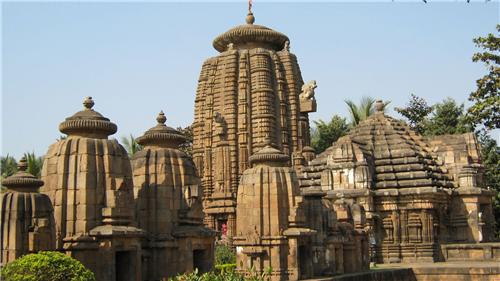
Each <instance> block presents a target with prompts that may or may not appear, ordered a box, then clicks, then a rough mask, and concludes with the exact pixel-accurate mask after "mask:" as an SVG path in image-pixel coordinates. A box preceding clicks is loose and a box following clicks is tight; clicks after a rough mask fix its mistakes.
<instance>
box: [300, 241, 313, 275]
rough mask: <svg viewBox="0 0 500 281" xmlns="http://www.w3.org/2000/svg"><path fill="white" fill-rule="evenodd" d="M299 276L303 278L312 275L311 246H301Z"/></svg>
mask: <svg viewBox="0 0 500 281" xmlns="http://www.w3.org/2000/svg"><path fill="white" fill-rule="evenodd" d="M299 276H300V278H301V279H309V278H310V277H312V260H311V253H310V248H309V247H308V246H305V245H302V246H299Z"/></svg>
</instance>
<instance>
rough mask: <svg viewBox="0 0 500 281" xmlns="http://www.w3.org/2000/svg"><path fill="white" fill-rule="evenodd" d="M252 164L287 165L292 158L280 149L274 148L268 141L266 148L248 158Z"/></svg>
mask: <svg viewBox="0 0 500 281" xmlns="http://www.w3.org/2000/svg"><path fill="white" fill-rule="evenodd" d="M248 160H249V161H250V164H252V165H256V164H258V163H262V164H275V163H286V162H287V161H288V160H290V157H289V156H288V155H286V154H284V153H282V152H281V151H279V150H278V149H276V148H274V147H273V145H272V144H271V142H270V141H269V140H268V141H266V145H265V146H264V148H262V149H261V150H259V151H258V152H256V153H255V154H253V155H252V156H250V157H249V158H248Z"/></svg>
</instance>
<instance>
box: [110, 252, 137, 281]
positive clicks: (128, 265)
mask: <svg viewBox="0 0 500 281" xmlns="http://www.w3.org/2000/svg"><path fill="white" fill-rule="evenodd" d="M134 261H135V255H134V252H132V251H117V252H116V253H115V275H116V281H134V280H135V270H136V266H137V265H136V264H135V262H134Z"/></svg>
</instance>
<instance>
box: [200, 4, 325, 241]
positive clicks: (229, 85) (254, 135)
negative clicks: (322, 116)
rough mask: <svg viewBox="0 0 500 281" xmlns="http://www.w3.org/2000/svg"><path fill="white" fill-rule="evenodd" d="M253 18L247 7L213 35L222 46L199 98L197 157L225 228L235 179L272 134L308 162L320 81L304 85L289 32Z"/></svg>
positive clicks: (216, 219) (211, 210) (204, 74)
mask: <svg viewBox="0 0 500 281" xmlns="http://www.w3.org/2000/svg"><path fill="white" fill-rule="evenodd" d="M254 21H255V18H254V16H253V14H252V13H249V14H248V16H247V18H246V24H244V25H240V26H236V27H234V28H232V29H230V30H228V31H226V32H225V33H223V34H221V35H219V36H218V37H217V38H215V39H214V41H213V46H214V48H215V49H216V50H217V51H219V52H220V54H219V55H218V56H216V57H212V58H209V59H208V60H206V61H205V62H204V63H203V66H202V69H201V74H200V78H199V80H198V89H197V92H196V100H195V116H194V122H193V136H194V140H193V158H194V162H195V164H196V166H197V168H198V173H199V175H200V177H201V179H202V182H201V184H202V187H203V201H204V207H205V213H206V217H205V223H206V225H207V226H209V227H211V228H214V229H216V230H218V231H221V230H222V229H223V228H226V227H227V235H228V236H233V234H234V232H235V229H236V224H235V222H236V217H235V214H236V200H237V199H236V194H237V190H238V181H239V178H240V176H241V175H242V173H243V171H245V170H246V169H247V168H249V167H250V163H249V157H250V156H251V155H252V154H254V153H255V152H257V151H259V150H260V149H261V148H263V147H264V139H265V138H266V137H269V138H271V141H272V142H273V143H275V144H276V145H277V148H278V149H279V150H280V151H282V152H283V153H285V154H286V155H289V156H290V159H289V160H288V162H289V164H290V165H292V166H293V167H296V168H297V167H299V166H301V165H303V164H304V156H303V155H302V154H303V152H304V148H306V147H308V146H309V145H310V144H309V117H308V113H309V112H314V111H315V110H316V103H315V100H314V96H313V93H314V92H313V90H314V87H315V82H314V81H312V82H310V83H308V84H306V85H304V82H303V80H302V75H301V72H300V68H299V65H298V63H297V58H296V57H295V55H294V54H292V53H291V52H290V50H289V45H290V43H289V42H290V41H289V39H288V37H287V36H286V35H284V34H282V33H280V32H277V31H274V30H272V29H270V28H267V27H265V26H261V25H256V24H254ZM303 88H304V89H307V91H305V93H306V94H305V95H302V96H301V95H300V94H301V92H302V89H303ZM306 150H307V149H306ZM309 151H310V149H309Z"/></svg>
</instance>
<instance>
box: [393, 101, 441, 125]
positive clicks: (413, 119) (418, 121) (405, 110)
mask: <svg viewBox="0 0 500 281" xmlns="http://www.w3.org/2000/svg"><path fill="white" fill-rule="evenodd" d="M394 110H396V111H397V112H398V113H399V114H401V115H403V117H405V118H406V120H407V121H408V123H409V125H410V128H412V129H413V130H415V131H416V132H418V133H420V134H422V133H423V131H424V121H425V120H426V118H427V116H428V115H429V114H430V113H431V112H432V106H430V105H428V104H427V101H425V100H424V99H423V98H421V97H418V96H416V95H414V94H411V95H410V101H409V102H408V103H407V104H406V106H405V107H396V108H394Z"/></svg>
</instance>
